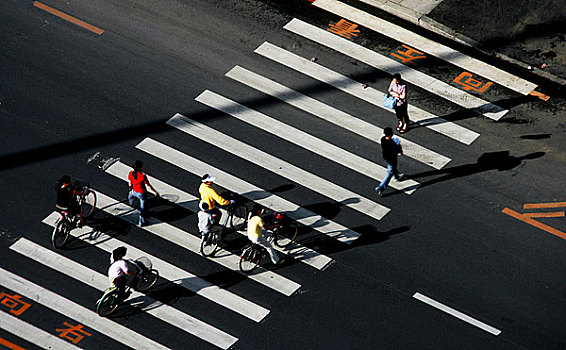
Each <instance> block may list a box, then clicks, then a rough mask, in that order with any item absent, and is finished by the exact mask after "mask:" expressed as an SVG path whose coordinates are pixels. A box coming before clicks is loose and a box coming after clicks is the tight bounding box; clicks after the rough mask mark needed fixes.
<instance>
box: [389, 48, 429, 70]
mask: <svg viewBox="0 0 566 350" xmlns="http://www.w3.org/2000/svg"><path fill="white" fill-rule="evenodd" d="M401 46H402V47H403V48H405V49H406V50H404V51H403V50H401V49H399V50H397V51H395V52H391V53H390V55H391V56H393V57H395V58H397V59H398V60H400V61H401V63H404V64H407V63H410V64H412V65H415V64H416V63H415V62H414V61H415V60H420V59H423V58H426V55H425V54H424V53H422V52H420V51H417V50H415V49H413V48H412V47H410V46H407V45H401Z"/></svg>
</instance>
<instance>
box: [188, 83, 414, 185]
mask: <svg viewBox="0 0 566 350" xmlns="http://www.w3.org/2000/svg"><path fill="white" fill-rule="evenodd" d="M195 100H197V101H199V102H200V103H202V104H205V105H207V106H209V107H211V108H215V109H218V110H220V111H222V112H224V113H226V114H229V115H232V116H233V117H235V118H238V119H239V120H241V121H243V122H246V123H248V124H250V125H252V126H256V127H258V128H260V129H262V130H264V131H267V132H269V133H271V134H273V135H275V136H278V137H281V138H282V139H284V140H287V141H288V142H291V143H294V144H296V145H298V146H301V147H303V148H305V149H307V150H309V151H311V152H313V153H316V154H319V155H320V156H322V157H325V158H327V159H329V160H331V161H333V162H335V163H338V164H341V165H343V166H345V167H347V168H349V169H352V170H354V171H356V172H358V173H360V174H362V175H364V176H368V177H370V178H372V179H383V178H385V174H386V173H387V169H385V168H384V167H382V166H379V165H377V164H375V163H374V162H371V161H369V160H367V159H365V158H362V157H360V156H358V155H355V154H353V153H350V152H348V151H346V150H344V149H342V148H339V147H336V146H335V145H333V144H331V143H329V142H326V141H323V140H321V139H318V138H316V137H314V136H312V135H310V134H308V133H306V132H304V131H302V130H299V129H296V128H294V127H292V126H289V125H287V124H284V123H281V122H280V121H278V120H276V119H273V118H271V117H268V116H267V115H265V114H263V113H260V112H257V111H255V110H252V109H249V108H247V107H245V106H243V105H241V104H239V103H237V102H234V101H232V100H230V99H228V98H225V97H224V96H221V95H218V94H216V93H214V92H212V91H209V90H205V91H204V92H203V93H201V94H200V95H199V96H197V97H196V98H195ZM379 135H380V134H378V136H379ZM405 182H407V183H406V184H405ZM395 185H397V187H395V188H396V189H400V190H406V191H407V192H406V193H407V194H411V193H413V192H414V191H415V190H416V188H417V187H418V185H419V184H418V183H417V182H415V181H412V180H408V181H403V182H397V183H395Z"/></svg>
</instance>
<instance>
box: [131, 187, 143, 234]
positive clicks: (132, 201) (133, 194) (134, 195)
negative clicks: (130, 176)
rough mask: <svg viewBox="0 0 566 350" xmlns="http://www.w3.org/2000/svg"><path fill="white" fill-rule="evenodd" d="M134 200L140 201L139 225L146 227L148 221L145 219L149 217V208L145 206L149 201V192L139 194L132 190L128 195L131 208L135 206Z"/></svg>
mask: <svg viewBox="0 0 566 350" xmlns="http://www.w3.org/2000/svg"><path fill="white" fill-rule="evenodd" d="M134 198H137V199H139V200H140V217H139V220H138V225H140V226H143V225H145V221H146V219H145V218H146V217H147V208H146V206H145V205H146V201H147V192H144V193H139V192H136V191H134V190H131V191H130V193H129V194H128V202H130V205H131V206H133V205H134Z"/></svg>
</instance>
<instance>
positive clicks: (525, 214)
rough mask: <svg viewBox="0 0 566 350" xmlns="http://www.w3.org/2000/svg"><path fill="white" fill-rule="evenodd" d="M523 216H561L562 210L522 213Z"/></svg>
mask: <svg viewBox="0 0 566 350" xmlns="http://www.w3.org/2000/svg"><path fill="white" fill-rule="evenodd" d="M523 215H524V216H528V217H530V218H563V217H564V212H563V211H555V212H552V213H551V212H548V213H524V214H523Z"/></svg>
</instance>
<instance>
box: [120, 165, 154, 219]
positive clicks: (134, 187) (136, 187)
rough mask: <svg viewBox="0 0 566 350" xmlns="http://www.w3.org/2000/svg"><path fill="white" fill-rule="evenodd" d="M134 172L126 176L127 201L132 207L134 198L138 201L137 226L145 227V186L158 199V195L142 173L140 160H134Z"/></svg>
mask: <svg viewBox="0 0 566 350" xmlns="http://www.w3.org/2000/svg"><path fill="white" fill-rule="evenodd" d="M132 168H134V170H132V171H130V173H129V174H128V181H130V192H129V194H128V201H129V202H130V205H131V206H133V205H134V200H135V198H137V199H139V201H140V215H139V219H138V226H140V227H141V226H145V225H146V224H147V213H148V211H147V188H146V185H147V186H149V188H150V189H151V190H152V191H153V192H154V193H155V196H156V197H159V193H157V191H156V190H155V188H153V186H151V184H150V183H149V179H148V178H147V175H146V174H144V173H143V171H142V170H143V163H142V161H141V160H136V161H135V162H134V165H133V166H132Z"/></svg>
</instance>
